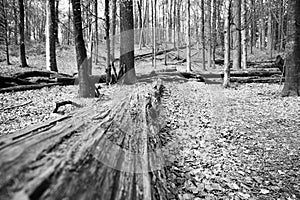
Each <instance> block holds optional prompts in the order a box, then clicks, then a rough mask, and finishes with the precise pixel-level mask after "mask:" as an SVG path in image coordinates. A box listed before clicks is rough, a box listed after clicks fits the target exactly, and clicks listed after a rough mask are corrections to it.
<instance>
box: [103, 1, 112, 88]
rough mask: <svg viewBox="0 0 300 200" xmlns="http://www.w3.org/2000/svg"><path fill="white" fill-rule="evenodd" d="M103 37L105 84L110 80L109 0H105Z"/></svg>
mask: <svg viewBox="0 0 300 200" xmlns="http://www.w3.org/2000/svg"><path fill="white" fill-rule="evenodd" d="M104 15H105V32H106V34H105V37H106V84H107V85H108V84H109V83H110V82H111V64H110V35H109V29H110V23H109V20H110V19H109V0H105V13H104Z"/></svg>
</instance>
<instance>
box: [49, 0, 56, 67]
mask: <svg viewBox="0 0 300 200" xmlns="http://www.w3.org/2000/svg"><path fill="white" fill-rule="evenodd" d="M46 15H47V18H46V68H47V70H49V71H55V72H57V71H58V70H57V63H56V10H55V0H46Z"/></svg>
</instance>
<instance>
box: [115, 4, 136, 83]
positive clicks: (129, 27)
mask: <svg viewBox="0 0 300 200" xmlns="http://www.w3.org/2000/svg"><path fill="white" fill-rule="evenodd" d="M133 27H134V24H133V2H132V0H120V32H121V41H120V42H121V44H120V45H121V47H120V68H123V69H124V74H122V76H124V77H123V79H122V80H121V82H122V83H124V84H133V83H135V82H136V74H135V68H134V30H133ZM119 78H120V77H119Z"/></svg>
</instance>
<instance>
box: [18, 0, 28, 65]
mask: <svg viewBox="0 0 300 200" xmlns="http://www.w3.org/2000/svg"><path fill="white" fill-rule="evenodd" d="M19 12H20V21H19V33H20V44H19V45H20V63H21V67H28V65H27V62H26V53H25V31H24V2H23V0H19Z"/></svg>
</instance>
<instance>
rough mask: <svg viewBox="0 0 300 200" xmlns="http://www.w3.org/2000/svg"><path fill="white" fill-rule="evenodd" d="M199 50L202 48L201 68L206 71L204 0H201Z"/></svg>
mask: <svg viewBox="0 0 300 200" xmlns="http://www.w3.org/2000/svg"><path fill="white" fill-rule="evenodd" d="M200 9H201V26H200V27H201V31H200V33H201V34H200V35H201V36H200V37H201V50H202V69H203V70H204V71H206V66H205V12H204V11H205V10H204V0H201V8H200Z"/></svg>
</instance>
